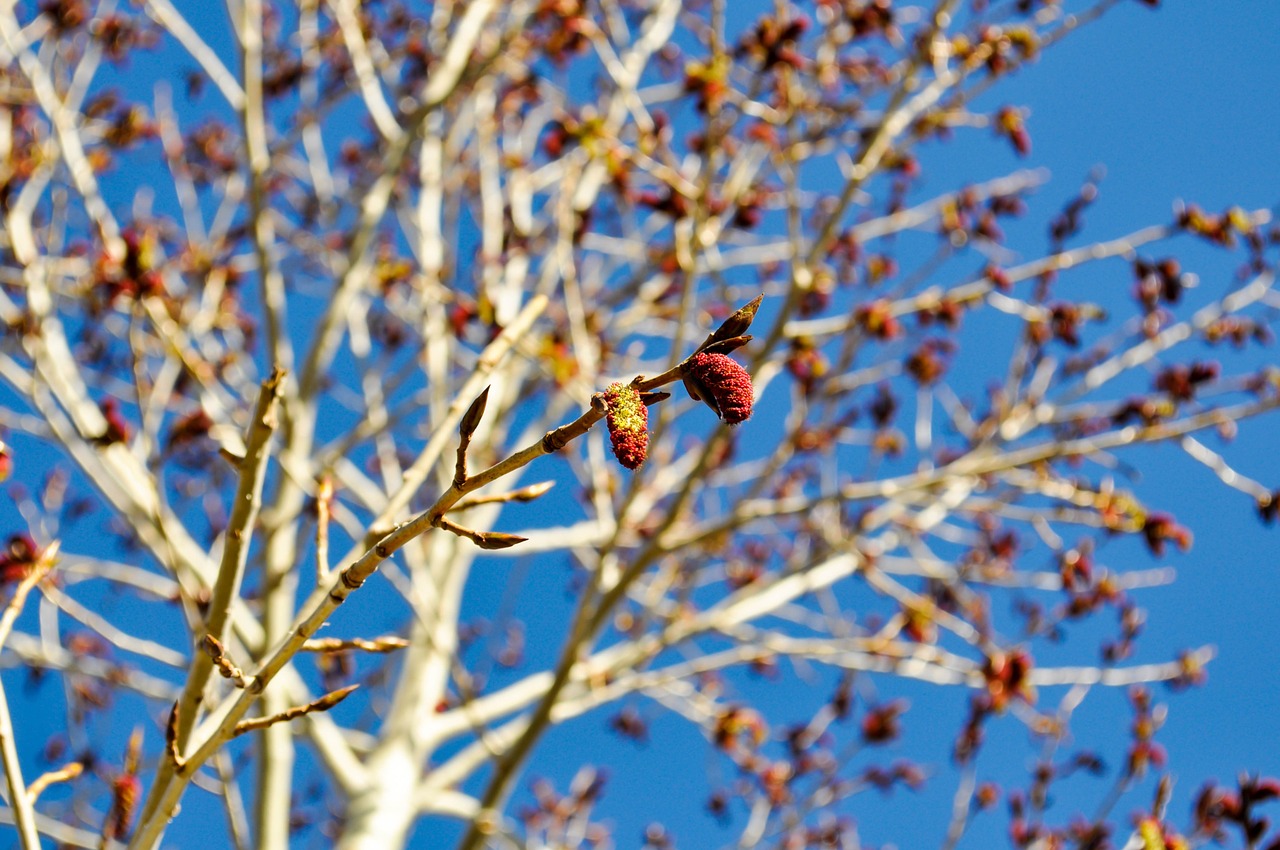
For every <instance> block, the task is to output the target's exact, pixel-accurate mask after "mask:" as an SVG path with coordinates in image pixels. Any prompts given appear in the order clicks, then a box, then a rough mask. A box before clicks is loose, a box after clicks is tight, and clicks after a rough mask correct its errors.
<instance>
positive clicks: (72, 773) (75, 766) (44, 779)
mask: <svg viewBox="0 0 1280 850" xmlns="http://www.w3.org/2000/svg"><path fill="white" fill-rule="evenodd" d="M82 773H84V765H83V764H81V763H80V762H78V761H73V762H71V763H70V764H66V765H63V766H62V767H60V768H58V769H57V770H51V771H49V772H48V773H42V774H41V775H40V776H38V777H36V779H35V781H33V782H32V783H31V784H30V785H28V786H27V801H28V802H30V803H31V804H32V805H35V802H36V798H38V797H39V796H40V793H41V792H42V791H44V789H46V788H48V787H49V786H50V785H52V784H54V783H55V782H70V781H72V780H73V779H75V778H77V777H78V776H80V774H82Z"/></svg>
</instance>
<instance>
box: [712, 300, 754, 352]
mask: <svg viewBox="0 0 1280 850" xmlns="http://www.w3.org/2000/svg"><path fill="white" fill-rule="evenodd" d="M762 301H764V296H763V295H757V296H756V297H755V298H754V299H752V301H751V303H749V304H746V305H744V306H742V307H740V308H738V310H737V311H736V312H735V313H734V314H733V315H732V316H730V317H729V318H727V319H725V320H724V322H723V323H722V324H721V325H720V327H719V328H717V329H716V332H715V333H713V334H712V335H711V338H710V339H709V340H707V342H708V343H712V342H720V341H721V340H724V339H731V338H732V337H736V336H742V335H743V334H745V333H746V332H747V329H748V328H750V327H751V323H752V322H753V321H754V320H755V318H756V311H757V310H759V309H760V303H761V302H762ZM704 347H705V346H704Z"/></svg>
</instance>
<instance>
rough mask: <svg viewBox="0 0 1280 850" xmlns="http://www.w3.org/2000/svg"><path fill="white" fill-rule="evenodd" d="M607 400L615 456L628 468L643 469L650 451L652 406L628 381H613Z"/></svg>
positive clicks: (608, 421) (605, 396) (610, 437)
mask: <svg viewBox="0 0 1280 850" xmlns="http://www.w3.org/2000/svg"><path fill="white" fill-rule="evenodd" d="M604 400H605V406H606V409H605V416H606V420H605V421H606V424H608V426H609V440H610V442H612V443H613V456H614V457H616V458H617V459H618V463H620V464H622V465H623V466H625V467H626V468H627V469H639V468H640V464H642V463H644V459H645V458H646V457H648V455H649V431H648V427H649V408H647V407H645V404H644V399H642V398H641V397H640V393H639V392H637V391H636V390H635V388H634V387H629V386H627V385H625V384H610V385H609V388H608V389H607V390H605V392H604Z"/></svg>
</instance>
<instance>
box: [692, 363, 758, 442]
mask: <svg viewBox="0 0 1280 850" xmlns="http://www.w3.org/2000/svg"><path fill="white" fill-rule="evenodd" d="M684 378H685V388H686V389H688V390H689V395H691V396H693V398H694V399H695V400H702V401H705V402H706V403H707V404H708V405H710V406H711V409H712V410H714V411H715V412H716V416H719V417H720V418H721V419H723V420H724V421H725V422H727V423H729V424H730V425H737V424H738V423H739V422H745V421H747V419H748V418H750V416H751V405H752V398H753V395H754V393H753V390H752V388H751V376H750V375H749V374H747V370H746V369H744V368H742V366H741V365H739V363H738V361H736V360H734V359H733V358H732V357H729V356H728V355H725V354H706V353H702V354H695V355H694V356H693V357H691V358H689V360H688V362H687V363H686V364H685V369H684Z"/></svg>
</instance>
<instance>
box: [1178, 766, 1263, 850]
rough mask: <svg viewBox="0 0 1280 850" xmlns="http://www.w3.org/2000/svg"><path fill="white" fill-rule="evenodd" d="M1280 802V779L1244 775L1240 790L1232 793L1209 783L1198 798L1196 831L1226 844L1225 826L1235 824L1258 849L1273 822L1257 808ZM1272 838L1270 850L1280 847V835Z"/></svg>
mask: <svg viewBox="0 0 1280 850" xmlns="http://www.w3.org/2000/svg"><path fill="white" fill-rule="evenodd" d="M1276 800H1280V780H1277V779H1275V778H1270V777H1268V778H1259V777H1256V776H1249V775H1247V774H1246V775H1243V776H1241V777H1240V779H1239V791H1228V790H1227V789H1226V788H1223V787H1221V786H1217V785H1214V784H1213V783H1209V784H1208V785H1206V786H1205V787H1204V788H1203V789H1201V791H1200V793H1199V795H1198V796H1197V797H1196V804H1195V821H1196V832H1197V833H1198V834H1199V835H1203V836H1206V837H1208V838H1210V839H1212V840H1213V841H1214V842H1215V843H1220V844H1221V843H1226V837H1227V836H1226V830H1225V828H1224V826H1225V825H1226V824H1232V825H1234V826H1236V827H1238V828H1239V829H1240V831H1241V833H1243V836H1244V839H1245V843H1246V844H1247V845H1248V846H1250V847H1257V846H1259V845H1260V844H1261V843H1262V841H1263V839H1264V836H1266V833H1267V829H1268V828H1269V827H1270V822H1269V820H1268V819H1267V818H1266V817H1263V816H1261V815H1258V814H1256V813H1255V812H1254V811H1253V808H1254V806H1256V805H1257V804H1259V803H1269V802H1274V801H1276ZM1272 835H1273V837H1275V840H1274V841H1272V842H1271V843H1270V844H1268V845H1266V846H1267V850H1272V848H1275V847H1277V846H1280V835H1277V834H1276V833H1272Z"/></svg>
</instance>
